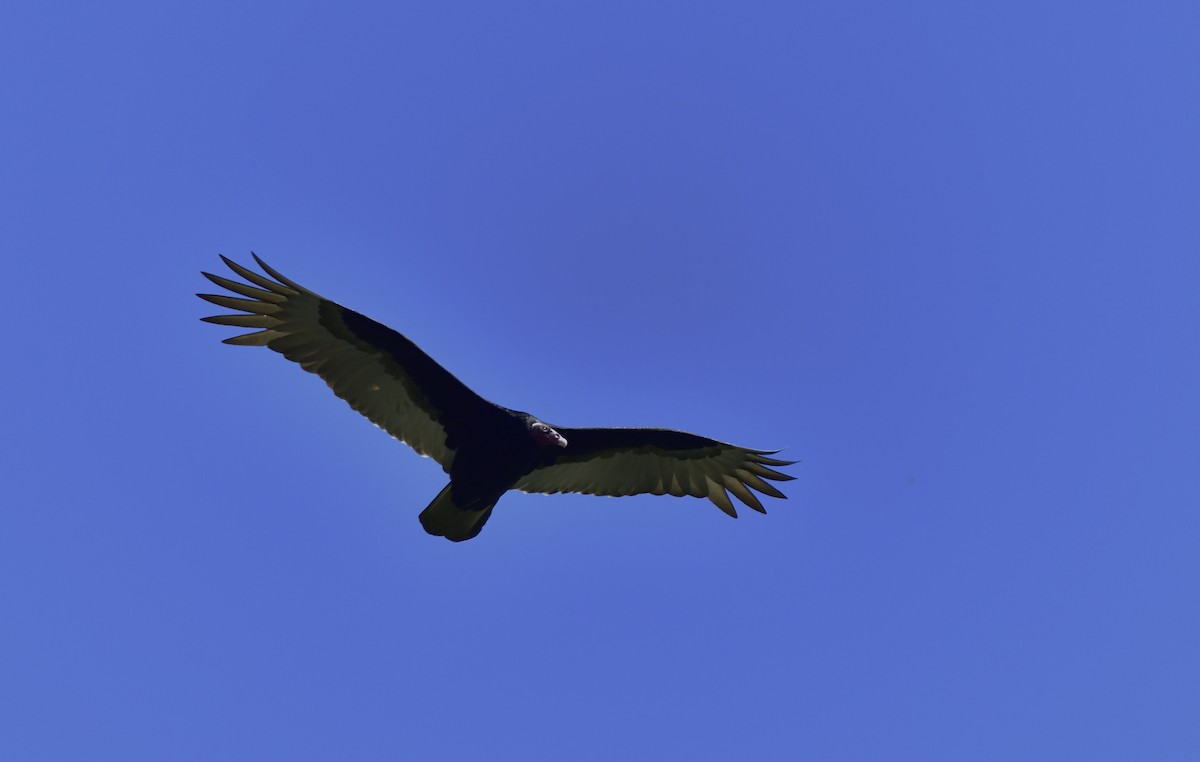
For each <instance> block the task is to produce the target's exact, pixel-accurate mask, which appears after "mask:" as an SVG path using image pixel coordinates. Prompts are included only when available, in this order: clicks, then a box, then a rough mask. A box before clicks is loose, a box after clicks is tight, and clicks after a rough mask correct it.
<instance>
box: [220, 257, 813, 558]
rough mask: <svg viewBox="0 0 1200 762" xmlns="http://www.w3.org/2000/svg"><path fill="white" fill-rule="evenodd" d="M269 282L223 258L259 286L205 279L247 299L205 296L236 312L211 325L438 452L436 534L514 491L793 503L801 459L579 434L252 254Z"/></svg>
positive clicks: (668, 435) (432, 509) (431, 521)
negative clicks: (496, 398)
mask: <svg viewBox="0 0 1200 762" xmlns="http://www.w3.org/2000/svg"><path fill="white" fill-rule="evenodd" d="M251 256H253V257H254V260H255V261H256V262H257V263H258V265H259V267H261V268H262V270H263V272H265V273H266V275H267V276H270V277H265V276H263V275H260V274H259V273H256V272H254V271H253V270H251V269H249V268H247V267H244V266H242V265H239V264H238V263H236V262H234V261H232V260H230V259H229V258H227V257H225V256H221V259H222V260H223V261H224V262H225V264H226V265H228V266H229V269H231V270H233V272H234V273H236V274H237V275H240V276H242V277H243V278H245V279H246V281H248V283H249V284H253V285H248V284H247V283H243V282H241V281H236V280H232V279H229V278H223V277H221V276H219V275H213V274H211V273H207V272H206V273H203V275H204V277H206V278H208V279H209V280H210V281H212V282H213V283H215V284H216V285H218V286H220V287H221V288H224V289H227V290H228V291H230V292H232V293H233V294H235V296H229V295H225V294H222V295H217V294H197V296H199V297H200V298H201V299H204V300H206V301H209V302H211V303H213V304H215V305H217V306H219V307H225V308H228V309H231V310H237V311H238V314H234V315H217V316H213V317H206V318H202V320H205V321H207V322H209V323H216V324H218V325H229V326H236V327H238V328H254V329H257V330H255V331H253V332H252V333H243V334H240V335H238V336H232V337H230V338H228V339H225V340H224V343H226V344H234V345H238V346H260V347H269V348H270V349H273V350H275V351H276V352H279V353H280V354H281V355H283V356H284V357H286V358H287V359H289V360H291V361H293V362H296V363H299V364H300V367H301V368H303V369H304V370H306V371H308V372H310V373H316V374H317V375H318V376H320V377H321V378H322V379H324V381H325V383H326V384H328V385H329V388H331V389H333V393H334V394H336V395H337V396H339V397H341V398H342V399H344V400H345V401H346V402H348V403H349V404H350V407H352V408H354V409H355V410H357V411H358V412H360V413H362V414H363V415H365V416H366V417H367V418H368V419H370V421H371V422H372V423H374V424H375V425H376V426H378V427H379V428H381V429H383V430H384V431H386V432H387V433H389V434H391V435H392V436H393V437H395V438H396V439H399V440H400V441H402V442H405V443H406V444H408V445H409V446H410V447H412V448H413V449H414V450H416V451H417V452H418V453H420V454H421V455H423V456H426V457H429V458H433V459H434V460H435V461H437V462H438V464H440V465H441V467H442V469H443V470H444V471H445V472H446V473H447V474H449V476H450V483H449V484H447V485H446V486H445V487H444V488H443V489H442V491H441V492H439V493H438V495H437V497H435V498H434V499H433V502H431V503H430V504H429V506H428V507H426V508H425V510H424V511H422V512H421V516H420V519H421V525H422V526H423V527H425V531H427V532H428V533H429V534H432V535H437V536H440V537H445V538H446V539H448V540H452V541H454V542H461V541H462V540H469V539H471V538H472V537H475V536H476V535H478V534H479V532H480V530H482V529H483V526H484V524H485V523H486V522H487V520H488V518H489V517H490V516H491V515H492V508H494V507H495V505H496V501H498V500H499V499H500V497H501V496H502V495H503V494H504V493H505V492H507V491H508V490H510V489H517V490H521V491H522V492H542V493H556V492H583V493H587V494H591V495H611V496H622V495H637V494H642V493H646V492H649V493H652V494H655V495H675V496H679V497H682V496H685V495H691V496H693V497H706V498H708V499H709V500H711V501H712V502H713V503H714V504H715V505H716V506H717V507H718V508H720V509H721V510H722V511H724V512H725V513H727V514H729V515H730V516H732V517H734V518H736V517H737V511H736V510H734V507H733V503H732V502H731V501H730V499H729V494H728V493H729V492H732V493H733V495H734V496H735V497H737V498H738V499H739V500H740V501H741V502H743V503H745V504H746V505H748V506H749V507H751V508H753V509H754V510H756V511H759V512H760V513H766V510H765V509H763V507H762V503H760V502H759V500H758V498H757V497H756V496H755V494H754V493H753V492H751V491H750V488H753V489H755V490H757V491H758V492H761V493H763V494H766V495H771V496H772V497H778V498H784V497H786V496H785V495H784V494H783V493H782V492H780V491H779V490H778V489H776V488H775V487H774V486H773V485H771V484H769V483H768V482H767V481H766V480H773V481H786V480H789V479H792V478H794V477H792V476H788V475H786V474H783V473H780V472H779V471H776V470H774V469H773V468H771V466H787V465H791V464H792V463H794V462H795V461H787V460H779V459H777V458H772V457H770V456H771V455H774V454H775V453H776V452H778V450H753V449H750V448H747V447H737V446H736V445H731V444H726V443H724V442H718V441H717V440H715V439H709V438H708V437H702V436H699V435H697V434H688V433H687V432H683V431H673V430H670V429H653V428H600V429H596V428H593V429H572V428H566V427H563V426H558V425H550V424H548V423H545V422H543V421H541V420H539V419H537V418H536V417H534V416H532V415H530V414H529V413H522V412H520V411H517V410H509V409H508V408H506V407H501V406H499V405H496V404H493V403H491V402H488V401H487V400H485V399H484V398H482V397H480V396H479V395H478V394H476V393H475V392H473V391H471V390H470V389H469V388H468V387H467V385H466V384H464V383H463V382H462V381H459V380H458V379H457V378H455V377H454V375H452V374H451V373H450V372H449V371H447V370H446V369H445V368H443V367H442V366H441V365H438V364H437V363H436V362H435V361H434V360H433V358H431V357H430V356H429V355H427V354H425V353H424V352H423V351H421V349H420V348H419V347H418V346H417V345H416V344H414V343H413V342H412V341H410V340H409V339H408V338H406V337H405V336H403V335H401V334H400V333H398V332H396V331H393V330H392V329H391V328H388V327H387V326H385V325H383V324H382V323H377V322H375V321H374V320H372V319H370V318H369V317H366V316H364V315H360V314H359V313H357V312H355V311H354V310H351V309H347V308H346V307H343V306H342V305H340V304H338V303H337V302H333V301H330V300H329V299H326V298H324V297H322V296H318V295H317V294H315V293H313V292H312V291H309V290H308V289H307V288H304V287H303V286H301V285H300V284H298V283H296V282H295V281H292V280H289V279H288V278H285V277H284V276H283V275H280V274H279V273H278V272H277V271H275V270H274V269H272V268H271V267H270V266H269V265H267V263H266V262H264V261H262V260H261V259H259V257H258V255H256V254H253V253H252V254H251Z"/></svg>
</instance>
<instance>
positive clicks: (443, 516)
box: [421, 484, 496, 542]
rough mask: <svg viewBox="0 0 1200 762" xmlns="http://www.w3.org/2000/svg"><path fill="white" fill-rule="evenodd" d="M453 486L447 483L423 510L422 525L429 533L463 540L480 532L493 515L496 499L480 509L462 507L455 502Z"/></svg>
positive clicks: (452, 539) (453, 540) (448, 538)
mask: <svg viewBox="0 0 1200 762" xmlns="http://www.w3.org/2000/svg"><path fill="white" fill-rule="evenodd" d="M453 486H454V485H453V484H447V485H446V486H445V487H444V488H443V489H442V491H441V492H439V493H438V495H437V497H435V498H434V499H433V502H432V503H430V504H429V505H428V506H427V507H426V508H425V510H423V511H421V526H423V527H425V531H426V532H429V534H432V535H437V536H438V537H445V538H446V539H447V540H450V541H451V542H462V541H463V540H469V539H471V538H472V537H474V536H475V535H477V534H479V532H480V530H482V529H483V525H484V524H486V523H487V520H488V517H489V516H491V515H492V508H493V506H495V505H496V501H495V500H493V501H491V502H490V503H487V504H486V506H485V507H483V508H481V509H478V510H468V509H466V508H460V507H459V506H458V503H456V502H454V495H453V493H452V492H451V490H450V488H451V487H453ZM471 508H475V506H471Z"/></svg>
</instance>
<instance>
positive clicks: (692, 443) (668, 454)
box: [516, 426, 795, 518]
mask: <svg viewBox="0 0 1200 762" xmlns="http://www.w3.org/2000/svg"><path fill="white" fill-rule="evenodd" d="M554 428H555V430H557V431H558V433H560V434H562V435H563V436H564V437H565V438H566V440H567V446H566V447H565V448H562V449H558V448H554V449H553V450H552V451H551V450H547V451H546V453H545V454H544V456H543V460H542V462H541V463H540V464H539V465H537V466H535V467H534V468H533V469H532V470H531V471H529V472H528V473H527V474H525V476H523V477H521V479H520V480H519V481H518V482H517V484H516V489H519V490H521V491H523V492H546V493H554V492H583V493H586V494H589V495H611V496H614V497H615V496H622V495H637V494H642V493H646V492H649V493H652V494H655V495H676V496H683V495H692V496H694V497H706V498H708V499H709V500H711V501H712V502H713V503H714V504H715V505H716V506H717V507H718V508H720V509H721V510H722V511H724V512H725V513H727V514H729V515H730V516H733V517H734V518H737V511H736V510H734V507H733V503H732V502H731V501H730V500H729V495H728V493H727V492H726V490H728V491H729V492H732V493H733V494H734V496H735V497H737V498H738V499H739V500H741V501H742V502H743V503H745V504H746V505H748V506H750V507H751V508H753V509H754V510H756V511H759V512H760V513H766V510H765V509H764V508H763V507H762V504H761V503H760V502H759V501H758V498H757V497H756V496H755V495H754V493H753V492H751V491H750V489H749V488H751V487H752V488H754V489H755V490H757V491H759V492H761V493H763V494H764V495H771V496H772V497H781V498H786V495H784V494H783V493H782V492H780V491H779V490H778V489H776V488H775V487H773V486H772V485H771V484H768V483H767V481H764V480H767V479H769V480H772V481H787V480H790V479H794V478H795V477H792V476H788V475H787V474H782V473H780V472H778V471H775V470H774V469H772V468H769V466H787V465H791V464H792V463H794V462H795V461H788V460H779V459H777V458H771V457H768V456H769V455H772V454H774V452H775V451H774V450H751V449H748V448H745V447H738V446H736V445H731V444H726V443H724V442H718V441H717V440H715V439H709V438H708V437H702V436H698V435H696V434H688V433H687V432H684V431H671V430H669V429H568V428H563V427H560V426H555V427H554Z"/></svg>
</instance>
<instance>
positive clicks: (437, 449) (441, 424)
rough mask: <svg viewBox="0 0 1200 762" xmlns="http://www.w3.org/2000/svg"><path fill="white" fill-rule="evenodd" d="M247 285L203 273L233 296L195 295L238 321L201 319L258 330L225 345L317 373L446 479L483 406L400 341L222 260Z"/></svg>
mask: <svg viewBox="0 0 1200 762" xmlns="http://www.w3.org/2000/svg"><path fill="white" fill-rule="evenodd" d="M221 259H223V260H224V261H225V264H227V265H229V268H230V269H231V270H233V271H234V272H235V273H237V274H238V275H240V276H242V277H243V278H245V279H246V280H247V281H249V282H250V283H252V284H254V285H253V286H251V285H247V284H245V283H242V282H240V281H236V280H231V279H229V278H222V277H221V276H219V275H211V274H209V273H204V277H206V278H208V279H209V280H210V281H212V282H213V283H215V284H217V285H218V286H221V287H222V288H225V289H228V290H229V291H231V292H232V293H233V294H236V295H237V296H228V295H216V294H197V296H199V297H200V298H201V299H204V300H206V301H209V302H212V303H213V304H216V305H218V306H220V307H227V308H229V309H233V310H239V311H240V312H241V313H243V314H236V315H218V316H215V317H206V318H202V319H203V320H205V321H207V322H209V323H216V324H218V325H231V326H237V327H239V328H256V329H259V330H257V331H255V332H253V333H244V334H241V335H239V336H233V337H230V338H228V339H225V343H226V344H237V345H242V346H266V347H269V348H271V349H273V350H275V351H276V352H279V353H280V354H282V355H283V356H284V357H286V358H288V359H289V360H292V361H293V362H296V363H299V364H300V367H302V368H303V369H304V370H306V371H308V372H310V373H316V374H317V375H319V376H320V377H321V378H322V379H324V380H325V383H327V384H329V387H330V388H331V389H333V392H334V394H336V395H337V396H339V397H341V398H342V399H344V400H345V401H346V402H348V403H349V404H350V407H352V408H354V409H355V410H357V411H358V412H360V413H362V414H363V415H365V416H366V417H367V418H369V419H370V420H371V422H372V423H374V424H375V425H376V426H378V427H379V428H381V429H383V430H384V431H386V432H387V433H389V434H391V435H392V436H394V437H395V438H397V439H399V440H401V441H403V442H406V443H407V444H409V445H410V446H411V447H412V448H413V449H414V450H416V451H417V452H419V453H420V454H422V455H426V456H429V457H431V458H433V459H434V460H436V461H437V462H438V463H440V464H441V465H442V468H444V469H445V470H446V471H447V472H448V471H449V470H450V464H451V462H452V461H453V459H454V451H455V449H456V448H457V446H458V443H459V441H460V440H461V437H462V435H463V434H467V433H468V432H469V424H468V423H467V421H468V420H469V419H470V417H471V416H473V415H479V414H485V413H484V411H485V410H486V409H487V408H488V407H490V406H491V403H489V402H487V401H486V400H484V399H483V398H482V397H480V396H479V395H477V394H475V392H473V391H471V390H470V389H469V388H468V387H467V386H466V385H465V384H463V383H462V382H461V381H459V380H458V379H457V378H455V377H454V376H453V375H452V374H451V373H450V372H449V371H447V370H446V369H445V368H443V367H442V366H440V365H438V364H437V363H436V362H435V361H434V360H433V358H431V357H430V356H429V355H427V354H425V353H424V352H422V351H421V349H420V348H419V347H418V346H417V345H416V344H414V343H412V342H411V341H409V340H408V339H407V338H405V337H404V336H402V335H401V334H399V333H397V332H396V331H393V330H392V329H390V328H388V327H387V326H385V325H383V324H381V323H377V322H375V321H374V320H371V319H370V318H368V317H365V316H363V315H360V314H359V313H357V312H355V311H353V310H350V309H347V308H345V307H343V306H341V305H340V304H337V303H336V302H332V301H330V300H328V299H325V298H323V297H321V296H318V295H317V294H314V293H313V292H312V291H309V290H308V289H306V288H304V287H303V286H300V285H299V284H297V283H295V282H293V281H291V280H289V279H287V278H285V277H284V276H282V275H280V274H279V273H278V272H276V271H275V270H274V269H272V268H271V267H269V266H268V265H267V264H266V263H265V262H263V261H262V260H261V259H259V258H258V256H257V255H255V256H254V259H255V261H256V262H258V264H259V266H260V267H262V269H263V270H264V271H265V272H266V273H267V274H268V275H270V276H271V278H273V279H274V280H272V279H271V278H266V277H264V276H262V275H259V274H258V273H256V272H254V271H253V270H250V269H248V268H246V267H243V266H242V265H239V264H237V263H236V262H233V261H232V260H230V259H228V258H226V257H224V256H222V257H221Z"/></svg>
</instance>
